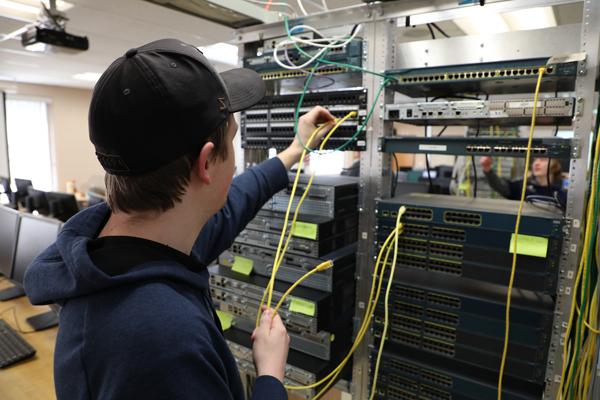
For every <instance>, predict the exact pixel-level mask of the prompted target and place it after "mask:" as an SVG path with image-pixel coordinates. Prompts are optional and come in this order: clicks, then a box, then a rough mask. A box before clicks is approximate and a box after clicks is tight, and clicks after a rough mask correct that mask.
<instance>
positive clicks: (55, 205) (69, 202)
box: [46, 192, 79, 222]
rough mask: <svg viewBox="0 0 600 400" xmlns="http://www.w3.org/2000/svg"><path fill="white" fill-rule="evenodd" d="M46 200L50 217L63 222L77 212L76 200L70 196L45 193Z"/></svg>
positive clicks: (67, 194)
mask: <svg viewBox="0 0 600 400" xmlns="http://www.w3.org/2000/svg"><path fill="white" fill-rule="evenodd" d="M46 199H47V200H48V205H49V206H50V215H52V216H53V217H54V218H56V219H59V220H61V221H63V222H66V221H67V220H68V219H69V218H71V217H72V216H73V215H75V214H77V213H78V212H79V205H78V204H77V199H76V198H75V196H74V195H72V194H69V193H59V192H46Z"/></svg>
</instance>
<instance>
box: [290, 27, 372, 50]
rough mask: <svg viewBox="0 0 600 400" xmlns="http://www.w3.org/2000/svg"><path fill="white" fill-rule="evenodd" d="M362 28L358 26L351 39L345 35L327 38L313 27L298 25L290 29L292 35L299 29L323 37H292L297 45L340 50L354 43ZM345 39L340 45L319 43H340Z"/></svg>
mask: <svg viewBox="0 0 600 400" xmlns="http://www.w3.org/2000/svg"><path fill="white" fill-rule="evenodd" d="M361 28H362V25H358V26H357V27H356V29H355V30H354V32H353V33H352V35H351V36H350V37H347V36H345V35H342V36H332V37H325V35H323V34H322V33H321V32H319V31H318V30H316V29H315V28H313V27H312V26H308V25H296V26H294V27H292V28H291V29H290V34H292V33H293V32H294V31H295V30H298V29H302V30H309V31H311V32H314V33H316V34H317V35H319V36H321V37H322V38H320V39H304V38H302V37H299V36H292V38H291V40H293V41H294V42H297V43H304V44H308V45H311V46H315V47H324V48H327V49H335V48H339V47H344V46H346V45H347V44H348V43H350V41H352V40H353V39H354V38H355V37H356V35H358V32H360V30H361ZM344 39H346V40H345V41H343V42H341V43H338V44H320V43H319V42H335V41H340V40H344ZM288 40H290V39H288Z"/></svg>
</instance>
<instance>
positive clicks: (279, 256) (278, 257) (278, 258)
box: [256, 111, 357, 326]
mask: <svg viewBox="0 0 600 400" xmlns="http://www.w3.org/2000/svg"><path fill="white" fill-rule="evenodd" d="M355 116H357V112H356V111H351V112H349V113H348V114H346V115H345V116H344V117H343V118H341V119H339V120H337V121H336V123H335V125H334V126H333V128H331V130H330V131H329V132H328V133H327V135H326V136H325V137H324V138H323V141H322V142H321V146H320V148H319V150H323V148H324V147H325V144H326V143H327V141H328V140H329V138H330V137H331V135H333V134H334V133H335V131H336V130H337V128H338V127H339V126H340V125H341V124H342V123H344V122H345V121H346V120H347V119H348V118H352V117H355ZM329 125H330V124H323V125H321V126H319V127H317V128H316V129H315V130H314V131H313V132H312V134H311V135H310V137H309V139H308V144H309V145H310V143H311V142H312V140H313V139H314V137H315V136H316V135H317V134H318V133H319V132H320V131H321V129H323V128H324V127H326V126H329ZM305 156H306V149H304V150H303V151H302V156H301V158H300V162H299V165H298V170H297V172H296V177H295V179H294V184H293V186H292V192H291V194H290V200H289V202H288V207H287V210H286V213H285V219H284V225H283V229H282V231H281V236H280V238H279V245H278V246H277V252H276V253H275V261H274V263H273V271H272V272H271V278H270V279H269V283H268V284H267V287H266V288H265V292H264V294H263V298H262V300H261V303H260V307H259V310H258V313H257V315H256V326H258V324H259V323H260V315H261V313H262V306H263V304H264V303H265V298H266V300H267V307H270V306H271V300H272V296H273V285H274V283H275V276H276V275H277V271H278V269H279V266H280V265H281V262H282V261H283V258H284V256H285V253H286V251H287V248H288V245H289V242H290V239H291V237H292V235H293V233H294V228H295V225H296V219H297V217H298V213H299V210H300V207H301V206H302V203H303V202H304V199H305V198H306V196H307V195H308V191H309V190H310V186H311V185H312V181H313V178H314V173H313V174H312V175H311V177H310V179H309V181H308V184H307V185H306V188H305V189H304V193H303V194H302V197H301V198H300V201H299V202H298V204H297V206H296V209H295V211H294V217H293V219H292V226H291V228H290V231H289V234H288V236H287V239H286V242H285V245H284V246H283V249H282V245H283V239H284V237H285V234H286V230H287V225H288V220H289V215H290V210H291V207H292V204H293V201H294V195H295V193H296V188H297V187H298V180H299V178H300V172H301V170H302V162H303V160H304V157H305Z"/></svg>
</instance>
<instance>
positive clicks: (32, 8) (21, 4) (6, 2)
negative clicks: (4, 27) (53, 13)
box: [0, 0, 73, 15]
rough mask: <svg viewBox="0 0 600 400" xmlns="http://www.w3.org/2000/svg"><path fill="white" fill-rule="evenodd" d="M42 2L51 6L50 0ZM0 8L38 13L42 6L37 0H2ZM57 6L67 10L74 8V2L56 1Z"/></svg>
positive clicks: (59, 9) (59, 8) (60, 9)
mask: <svg viewBox="0 0 600 400" xmlns="http://www.w3.org/2000/svg"><path fill="white" fill-rule="evenodd" d="M42 3H44V5H45V6H46V7H48V8H50V2H49V1H48V0H42ZM0 8H4V9H7V10H11V11H17V12H21V13H27V14H33V15H38V14H39V13H40V10H41V8H42V7H41V6H40V2H39V1H37V0H0ZM56 8H58V11H67V10H69V9H71V8H73V4H72V3H68V2H66V1H61V0H59V1H57V2H56Z"/></svg>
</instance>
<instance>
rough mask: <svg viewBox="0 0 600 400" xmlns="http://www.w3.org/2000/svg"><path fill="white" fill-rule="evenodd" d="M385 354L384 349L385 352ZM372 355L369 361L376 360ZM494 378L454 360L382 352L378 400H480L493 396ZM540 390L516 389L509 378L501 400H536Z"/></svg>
mask: <svg viewBox="0 0 600 400" xmlns="http://www.w3.org/2000/svg"><path fill="white" fill-rule="evenodd" d="M385 350H387V349H385ZM376 356H377V354H376V352H373V353H372V357H371V359H372V361H373V362H374V360H375V359H376ZM497 379H498V376H497V374H495V373H489V372H487V371H485V370H482V369H476V368H472V367H470V366H467V365H463V364H461V363H458V362H456V361H454V360H448V359H445V358H442V357H436V356H431V355H427V354H419V356H418V357H417V358H409V357H407V355H406V354H394V353H391V352H389V351H384V352H383V354H382V356H381V364H380V373H379V377H378V380H377V382H378V383H377V391H376V395H375V396H376V397H375V398H378V399H394V400H395V399H399V400H405V399H415V400H416V399H419V398H427V399H453V400H481V399H489V398H493V397H495V396H496V394H497V391H498V388H497V382H496V381H497ZM541 392H542V389H541V386H540V385H535V384H531V383H528V384H527V385H522V384H521V385H519V384H518V383H517V382H515V380H514V379H511V377H510V376H507V377H505V380H504V387H503V390H502V398H503V399H505V400H536V399H539V398H541Z"/></svg>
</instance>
